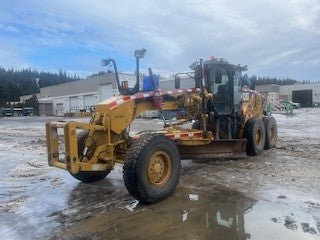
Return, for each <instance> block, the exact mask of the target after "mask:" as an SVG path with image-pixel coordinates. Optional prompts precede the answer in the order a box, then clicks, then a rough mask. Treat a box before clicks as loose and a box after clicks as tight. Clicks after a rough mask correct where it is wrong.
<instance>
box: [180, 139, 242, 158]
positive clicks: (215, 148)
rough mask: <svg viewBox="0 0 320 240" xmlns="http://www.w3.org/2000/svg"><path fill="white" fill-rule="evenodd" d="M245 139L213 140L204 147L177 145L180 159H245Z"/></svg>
mask: <svg viewBox="0 0 320 240" xmlns="http://www.w3.org/2000/svg"><path fill="white" fill-rule="evenodd" d="M246 144H247V140H246V139H220V140H213V141H212V142H211V143H209V144H206V145H197V146H190V145H189V146H186V145H179V146H178V147H179V151H180V156H181V158H182V159H211V158H212V159H214V158H242V157H246Z"/></svg>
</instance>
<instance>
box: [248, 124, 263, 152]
mask: <svg viewBox="0 0 320 240" xmlns="http://www.w3.org/2000/svg"><path fill="white" fill-rule="evenodd" d="M265 135H266V131H265V126H264V123H263V121H262V120H260V119H250V120H249V121H248V122H247V123H246V126H245V129H244V137H245V138H246V139H247V147H246V152H247V154H248V155H250V156H255V155H259V154H261V153H262V152H263V149H264V145H265V141H266V137H265Z"/></svg>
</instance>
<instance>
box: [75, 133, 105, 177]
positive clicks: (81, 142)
mask: <svg viewBox="0 0 320 240" xmlns="http://www.w3.org/2000/svg"><path fill="white" fill-rule="evenodd" d="M88 135H89V132H88V131H81V132H79V133H78V135H77V138H78V156H79V158H82V154H83V150H84V147H85V143H86V139H87V137H88ZM69 173H70V174H71V176H72V177H74V178H75V179H77V180H79V181H81V182H83V183H91V182H96V181H99V180H101V179H104V178H105V177H106V176H107V175H108V174H109V173H110V170H107V171H89V172H87V171H79V172H77V173H76V174H73V173H71V172H69Z"/></svg>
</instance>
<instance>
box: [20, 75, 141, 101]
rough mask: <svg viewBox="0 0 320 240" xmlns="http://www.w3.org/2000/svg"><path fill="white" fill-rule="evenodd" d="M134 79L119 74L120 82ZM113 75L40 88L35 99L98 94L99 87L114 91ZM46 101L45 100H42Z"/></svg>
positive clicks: (25, 97) (28, 96)
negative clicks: (102, 86) (108, 85)
mask: <svg viewBox="0 0 320 240" xmlns="http://www.w3.org/2000/svg"><path fill="white" fill-rule="evenodd" d="M134 78H135V75H134V74H129V73H119V80H120V82H121V81H128V82H130V81H132V80H133V79H134ZM115 79H116V78H115V74H114V73H107V74H104V75H97V76H92V77H89V78H86V79H81V80H78V81H73V82H68V83H62V84H57V85H53V86H49V87H43V88H40V93H38V94H36V96H37V98H38V99H39V100H40V99H49V98H54V97H60V96H70V95H77V94H85V93H92V92H99V87H100V85H104V84H112V88H113V89H116V88H117V84H116V80H115ZM30 97H32V95H24V96H21V97H20V102H23V101H25V100H26V99H29V98H30ZM44 101H46V100H44Z"/></svg>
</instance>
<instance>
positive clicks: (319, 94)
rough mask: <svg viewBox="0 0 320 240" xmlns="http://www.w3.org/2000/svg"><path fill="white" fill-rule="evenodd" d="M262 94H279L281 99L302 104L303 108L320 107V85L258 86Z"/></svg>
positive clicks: (257, 88)
mask: <svg viewBox="0 0 320 240" xmlns="http://www.w3.org/2000/svg"><path fill="white" fill-rule="evenodd" d="M256 90H257V91H259V92H260V93H263V94H266V93H278V94H279V96H280V99H284V100H289V101H292V102H297V103H300V104H301V107H312V106H320V83H301V84H293V85H276V84H267V85H257V86H256Z"/></svg>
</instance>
